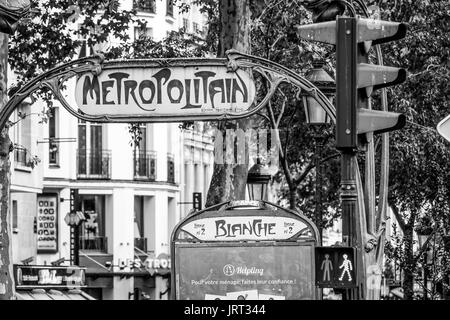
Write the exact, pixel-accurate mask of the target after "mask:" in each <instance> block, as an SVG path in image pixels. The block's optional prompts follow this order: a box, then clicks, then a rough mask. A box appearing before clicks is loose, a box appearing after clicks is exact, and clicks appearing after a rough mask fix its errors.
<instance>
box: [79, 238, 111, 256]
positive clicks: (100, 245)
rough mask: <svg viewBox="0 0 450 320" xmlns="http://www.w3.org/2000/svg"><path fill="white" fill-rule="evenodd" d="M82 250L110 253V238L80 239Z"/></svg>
mask: <svg viewBox="0 0 450 320" xmlns="http://www.w3.org/2000/svg"><path fill="white" fill-rule="evenodd" d="M80 250H83V251H96V252H104V253H107V252H108V238H106V237H96V236H89V237H80Z"/></svg>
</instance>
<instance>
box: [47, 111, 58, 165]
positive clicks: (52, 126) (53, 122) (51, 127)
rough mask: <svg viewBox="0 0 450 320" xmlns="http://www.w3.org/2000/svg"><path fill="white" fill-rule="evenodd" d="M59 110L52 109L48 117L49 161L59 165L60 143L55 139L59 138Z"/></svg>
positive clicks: (51, 163)
mask: <svg viewBox="0 0 450 320" xmlns="http://www.w3.org/2000/svg"><path fill="white" fill-rule="evenodd" d="M58 116H59V110H58V108H51V109H50V118H49V119H48V139H49V147H48V159H49V160H48V163H49V164H50V166H57V165H58V164H59V145H58V144H57V143H56V141H55V139H57V138H58V136H59V134H58V122H59V119H58Z"/></svg>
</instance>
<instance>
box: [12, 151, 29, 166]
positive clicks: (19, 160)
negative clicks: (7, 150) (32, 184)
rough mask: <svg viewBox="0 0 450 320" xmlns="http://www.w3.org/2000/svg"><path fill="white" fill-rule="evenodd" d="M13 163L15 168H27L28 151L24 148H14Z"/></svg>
mask: <svg viewBox="0 0 450 320" xmlns="http://www.w3.org/2000/svg"><path fill="white" fill-rule="evenodd" d="M14 161H15V164H16V166H17V165H18V166H22V167H29V166H30V156H29V154H28V150H27V149H25V148H19V147H15V148H14Z"/></svg>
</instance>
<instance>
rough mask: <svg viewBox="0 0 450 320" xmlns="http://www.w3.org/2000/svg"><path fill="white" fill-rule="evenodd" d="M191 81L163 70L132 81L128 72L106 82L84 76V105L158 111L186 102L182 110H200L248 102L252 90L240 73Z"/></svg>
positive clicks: (197, 76)
mask: <svg viewBox="0 0 450 320" xmlns="http://www.w3.org/2000/svg"><path fill="white" fill-rule="evenodd" d="M193 76H194V77H192V78H189V77H186V78H182V79H181V78H179V79H178V78H176V77H174V76H173V73H172V71H171V69H169V68H163V69H161V70H159V71H158V72H156V73H155V74H153V75H152V76H151V77H149V78H148V79H141V80H137V79H133V77H132V74H130V73H127V72H113V73H110V74H108V76H107V79H99V77H98V76H96V75H94V76H85V78H84V80H83V82H82V105H88V104H91V103H94V104H95V105H98V106H124V105H129V104H130V103H131V102H134V103H135V104H136V105H137V106H138V107H139V108H140V109H142V110H145V111H155V110H156V109H155V106H157V105H163V104H180V103H184V107H182V109H200V108H202V105H206V104H211V106H212V108H213V109H215V108H216V105H215V104H216V101H220V103H222V104H225V103H227V104H235V103H248V102H249V88H248V87H247V84H246V83H245V82H244V81H243V79H242V78H241V77H240V76H239V74H238V73H230V76H229V78H228V77H220V78H219V77H216V73H215V72H212V71H198V72H195V73H193Z"/></svg>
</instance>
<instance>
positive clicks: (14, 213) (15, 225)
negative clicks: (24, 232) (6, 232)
mask: <svg viewBox="0 0 450 320" xmlns="http://www.w3.org/2000/svg"><path fill="white" fill-rule="evenodd" d="M12 219H13V221H12V228H13V232H14V233H18V232H19V223H18V222H19V221H18V212H17V200H13V202H12Z"/></svg>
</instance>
